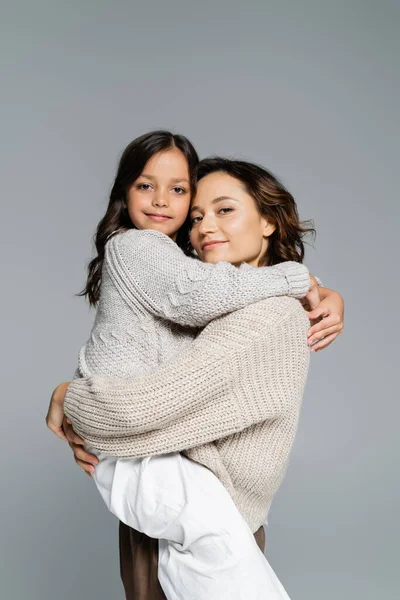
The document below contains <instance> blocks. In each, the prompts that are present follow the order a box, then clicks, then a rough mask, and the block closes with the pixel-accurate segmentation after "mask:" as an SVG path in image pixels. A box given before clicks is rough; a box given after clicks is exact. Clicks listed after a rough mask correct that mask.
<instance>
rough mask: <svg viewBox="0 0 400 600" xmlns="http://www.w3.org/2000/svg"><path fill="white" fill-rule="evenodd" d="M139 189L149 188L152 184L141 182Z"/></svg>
mask: <svg viewBox="0 0 400 600" xmlns="http://www.w3.org/2000/svg"><path fill="white" fill-rule="evenodd" d="M137 187H138V189H139V190H145V191H146V190H149V189H150V188H151V185H150V184H149V183H139V184H138V186H137Z"/></svg>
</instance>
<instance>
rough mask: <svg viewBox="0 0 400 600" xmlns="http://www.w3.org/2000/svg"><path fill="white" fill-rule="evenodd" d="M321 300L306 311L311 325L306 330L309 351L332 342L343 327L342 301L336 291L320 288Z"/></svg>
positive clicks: (321, 347)
mask: <svg viewBox="0 0 400 600" xmlns="http://www.w3.org/2000/svg"><path fill="white" fill-rule="evenodd" d="M320 293H321V296H322V300H321V302H320V303H319V305H318V306H317V308H314V309H313V310H310V311H308V312H307V315H308V318H309V319H310V321H311V322H312V323H315V324H313V326H312V327H311V328H310V329H309V330H308V334H307V337H308V345H309V346H311V348H310V349H311V352H318V350H322V349H323V348H326V347H327V346H329V344H332V342H333V341H334V340H335V339H336V338H337V336H338V335H339V334H341V333H342V331H343V329H344V324H343V320H344V302H343V298H342V296H341V295H340V294H338V292H334V291H333V290H328V289H327V288H320Z"/></svg>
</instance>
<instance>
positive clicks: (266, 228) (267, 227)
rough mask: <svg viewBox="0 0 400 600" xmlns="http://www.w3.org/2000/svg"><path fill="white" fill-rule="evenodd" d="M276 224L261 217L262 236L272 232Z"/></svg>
mask: <svg viewBox="0 0 400 600" xmlns="http://www.w3.org/2000/svg"><path fill="white" fill-rule="evenodd" d="M275 229H276V226H275V225H274V224H273V223H271V222H270V221H267V219H263V237H265V238H268V237H269V236H270V235H272V234H273V233H274V231H275Z"/></svg>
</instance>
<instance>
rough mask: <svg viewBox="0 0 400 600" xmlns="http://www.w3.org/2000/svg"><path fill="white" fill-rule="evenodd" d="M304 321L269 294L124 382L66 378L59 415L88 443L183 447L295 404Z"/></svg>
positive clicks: (119, 452) (138, 449) (291, 303)
mask: <svg viewBox="0 0 400 600" xmlns="http://www.w3.org/2000/svg"><path fill="white" fill-rule="evenodd" d="M307 327H308V319H307V317H306V315H305V313H304V311H303V309H302V307H301V306H300V304H299V303H298V302H296V301H295V300H293V299H291V298H282V299H276V298H270V299H269V300H265V301H263V302H259V303H257V304H254V305H251V306H249V307H247V308H245V309H243V310H241V311H237V312H234V313H232V314H230V315H227V316H225V317H223V318H222V319H218V320H217V321H214V322H212V323H211V324H210V325H209V326H208V327H206V329H205V330H204V331H203V332H202V333H201V334H200V335H199V337H198V338H197V339H196V340H195V341H194V342H193V344H191V346H190V347H189V348H188V349H187V350H186V351H185V352H183V353H182V354H181V355H180V357H178V358H177V360H175V361H174V362H172V363H170V364H167V365H165V366H163V367H161V368H160V369H158V370H157V371H155V372H153V373H151V374H148V375H143V376H138V377H135V378H128V379H107V378H105V377H102V376H93V377H90V378H82V379H76V380H75V381H73V382H72V383H71V385H70V387H69V389H68V391H67V394H66V397H65V404H64V409H65V414H66V415H67V416H68V417H69V418H70V419H71V421H72V424H73V427H74V430H75V431H76V433H78V434H79V435H80V436H81V437H82V438H83V439H84V440H85V441H86V442H87V443H88V444H89V445H91V446H93V447H94V448H97V449H98V450H100V451H102V452H105V453H108V454H111V455H116V456H130V457H134V456H146V455H151V454H161V453H166V452H172V451H177V450H182V449H187V448H191V447H194V446H198V445H201V444H204V443H207V442H211V441H214V440H216V439H220V438H222V437H225V436H227V435H231V434H233V433H236V432H238V431H241V430H242V429H245V428H247V427H249V426H250V425H253V424H255V423H259V422H262V421H265V420H266V419H275V418H277V417H279V416H280V415H282V414H284V413H285V412H286V411H290V410H292V409H293V407H294V406H295V405H296V406H298V405H299V403H300V400H301V396H302V393H303V388H304V384H305V380H306V375H307V370H308V363H309V351H308V348H307V344H306V331H307Z"/></svg>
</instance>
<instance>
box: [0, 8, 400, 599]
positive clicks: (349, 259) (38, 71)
mask: <svg viewBox="0 0 400 600" xmlns="http://www.w3.org/2000/svg"><path fill="white" fill-rule="evenodd" d="M2 4H3V8H2V14H1V19H0V20H1V22H2V32H1V36H0V39H1V42H0V43H1V48H0V56H1V59H0V60H1V63H2V67H3V69H2V85H1V88H2V91H1V100H2V108H1V117H2V119H1V136H0V139H1V168H2V175H1V182H2V194H1V224H2V227H1V246H2V253H1V256H2V277H1V280H2V294H1V316H2V327H1V333H2V340H3V343H2V344H1V353H2V360H1V366H2V383H3V386H2V390H1V396H2V402H1V410H2V417H1V419H0V427H1V436H0V437H1V448H2V481H3V483H2V492H1V496H0V498H1V500H0V503H1V536H0V537H1V556H0V569H1V573H0V577H1V591H0V595H1V598H2V599H4V600H23V599H24V600H25V599H29V600H36V599H37V600H54V599H56V600H69V599H70V598H71V597H73V598H77V599H78V600H81V599H82V600H83V599H85V600H87V599H89V600H92V599H96V600H110V599H122V598H123V591H122V586H121V584H120V582H119V573H118V552H117V522H116V520H115V519H114V517H113V516H111V515H110V514H108V513H107V510H106V508H105V507H104V506H103V504H102V500H101V499H100V497H99V496H98V494H97V493H96V491H95V489H94V484H93V483H92V482H91V481H90V480H89V479H88V478H87V477H85V476H84V474H83V473H82V472H81V471H80V470H79V469H78V468H77V467H76V466H75V463H74V462H73V459H72V454H71V452H70V450H69V448H68V446H66V445H65V444H64V443H63V442H61V441H59V440H57V438H56V437H54V436H53V435H52V434H51V433H50V432H49V431H48V430H47V429H46V428H45V424H44V417H45V413H46V410H47V405H48V400H49V395H50V392H51V390H52V389H53V387H54V386H55V385H56V384H57V383H58V382H60V381H61V380H64V379H68V378H70V376H71V375H72V373H73V371H74V369H75V366H76V362H77V351H78V348H79V346H80V345H81V343H83V342H84V341H85V339H86V336H87V334H88V332H89V330H90V326H91V321H92V317H93V313H92V312H91V311H89V309H88V308H87V306H86V304H85V301H84V300H83V299H80V298H76V297H74V293H75V292H78V291H79V290H80V289H81V288H82V286H83V284H84V277H85V263H86V262H87V260H88V259H89V258H90V256H91V252H92V246H91V236H92V234H93V232H94V228H95V226H96V224H97V222H98V220H99V219H100V217H101V216H102V215H103V213H104V210H105V206H106V202H107V194H108V192H109V189H110V186H111V183H112V180H113V176H114V172H115V167H116V164H117V157H118V155H119V153H120V152H121V150H122V149H123V148H124V146H125V145H126V144H127V143H128V142H129V141H130V140H131V139H132V138H134V137H136V136H137V135H139V134H141V133H143V132H145V131H147V130H149V129H154V128H159V127H163V128H172V129H173V130H175V131H177V132H181V133H184V134H186V135H187V136H189V137H190V138H191V139H192V140H193V142H194V143H195V145H196V146H197V148H198V150H199V152H200V154H201V155H202V156H205V155H207V154H209V153H220V154H229V155H234V156H240V157H246V158H248V159H250V160H255V161H258V162H260V163H262V164H264V165H266V166H268V167H269V168H270V169H272V170H273V171H274V172H275V173H277V174H278V175H280V176H281V177H282V178H283V180H284V182H285V183H286V184H287V185H288V186H289V188H290V189H291V190H292V191H293V193H294V195H295V197H296V199H297V201H298V205H299V209H300V214H301V216H302V217H303V218H309V217H313V218H314V219H315V223H316V227H317V230H318V238H317V242H316V249H315V250H313V249H310V250H308V253H307V260H306V262H307V264H308V266H309V267H310V269H311V270H312V272H314V273H316V274H318V275H320V276H321V277H322V278H323V280H324V282H325V283H326V285H329V286H330V287H333V288H335V289H337V290H340V291H341V292H342V294H343V295H344V297H345V299H346V302H347V315H346V316H347V321H346V325H347V327H346V332H345V335H343V336H342V337H341V339H340V340H339V341H337V342H335V344H334V345H333V346H332V347H331V348H330V349H329V350H327V351H324V352H321V353H318V354H317V355H315V356H313V357H312V368H311V373H310V378H309V383H308V386H307V390H306V395H305V401H304V410H303V413H302V419H301V423H300V429H299V434H298V437H297V441H296V444H295V448H294V451H293V454H292V459H291V464H290V468H289V471H288V474H287V477H286V479H285V481H284V484H283V486H282V488H281V490H280V492H279V493H278V496H277V497H276V499H275V501H274V504H273V507H272V510H271V513H270V525H269V527H268V528H267V554H268V557H269V560H270V562H271V564H272V565H273V567H274V568H275V570H276V571H277V573H278V575H279V576H280V577H281V579H282V581H283V583H284V584H285V586H286V588H287V590H288V592H289V594H290V595H291V597H292V599H293V600H321V599H322V598H323V599H324V600H334V599H335V600H336V599H337V598H344V599H351V600H354V599H356V600H358V599H360V600H361V599H362V600H372V599H375V598H377V597H381V598H385V600H389V599H395V598H397V597H398V593H399V587H400V586H399V584H398V568H397V562H398V560H396V558H397V559H398V555H399V548H398V537H399V535H398V534H399V530H398V508H399V500H400V498H399V479H398V461H399V458H400V456H399V449H398V443H397V438H398V436H397V431H398V420H399V407H398V404H399V397H398V393H397V392H398V385H397V384H398V380H397V378H396V373H395V366H396V365H395V362H396V363H397V366H398V360H397V361H395V359H396V355H397V358H398V333H399V329H398V315H397V302H398V295H399V276H398V275H399V274H398V259H399V254H398V244H397V239H396V233H397V230H398V226H399V216H400V215H399V208H398V198H397V193H396V192H397V186H396V187H395V176H396V175H397V171H398V168H399V167H398V164H399V160H398V159H399V157H398V153H397V150H398V140H399V123H398V106H399V73H398V70H397V66H398V61H399V54H398V53H399V45H400V44H399V36H398V30H399V25H400V19H399V17H400V8H399V3H398V2H395V1H394V0H393V2H391V1H389V0H380V2H372V0H365V1H361V0H335V1H333V2H326V1H319V2H318V1H313V0H306V1H303V2H297V1H295V0H293V1H291V2H288V1H285V0H279V1H278V0H277V1H275V2H272V1H264V2H262V1H261V0H259V2H256V1H253V0H246V2H244V0H242V2H237V1H234V0H220V1H218V0H214V1H213V2H211V1H210V0H201V2H200V1H199V2H196V3H193V2H190V1H184V0H182V1H178V0H169V1H168V2H162V1H161V0H160V1H159V2H153V1H149V0H147V1H146V2H144V1H143V2H141V3H134V2H128V1H124V0H119V1H115V2H113V3H111V2H105V1H104V0H79V1H78V0H69V1H68V2H60V1H58V2H57V1H54V0H53V1H50V0H47V1H46V0H36V2H29V1H25V2H23V1H18V0H12V1H11V0H8V1H7V2H3V3H2ZM396 183H397V182H396ZM249 600H250V599H249Z"/></svg>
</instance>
